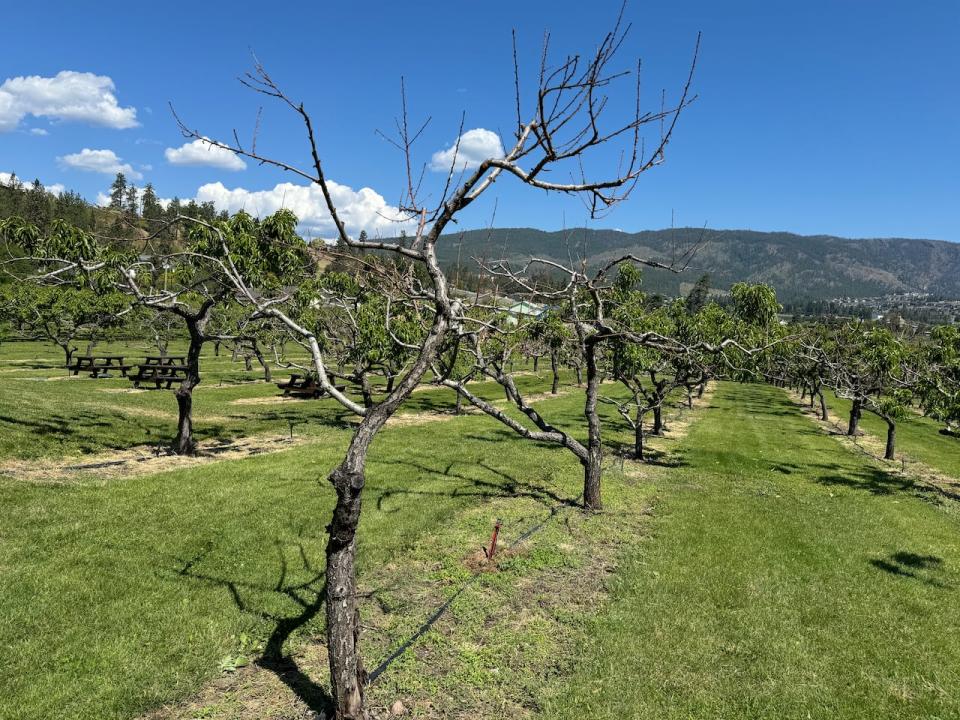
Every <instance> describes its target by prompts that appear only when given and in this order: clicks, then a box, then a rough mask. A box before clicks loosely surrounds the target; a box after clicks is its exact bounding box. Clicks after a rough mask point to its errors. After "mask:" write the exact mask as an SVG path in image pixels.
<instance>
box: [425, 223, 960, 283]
mask: <svg viewBox="0 0 960 720" xmlns="http://www.w3.org/2000/svg"><path fill="white" fill-rule="evenodd" d="M698 244H699V247H698V249H697V251H696V253H695V255H694V257H693V259H692V260H691V261H690V267H689V268H688V270H687V272H685V273H683V274H681V275H674V274H672V273H669V272H665V271H660V272H658V271H647V272H646V273H645V275H646V287H647V289H648V290H651V291H656V292H661V293H664V294H671V295H674V294H678V293H681V292H684V293H685V292H686V291H687V290H688V289H689V286H690V285H691V284H692V283H693V282H695V281H696V279H697V277H699V276H700V275H701V274H703V273H704V272H709V273H710V275H711V278H712V281H713V286H714V287H729V286H730V285H731V284H733V283H735V282H738V281H747V282H766V283H769V284H771V285H773V286H774V287H775V288H776V289H777V294H778V296H779V297H780V298H782V299H785V300H791V299H796V298H812V299H824V298H835V297H841V296H850V297H869V296H875V295H884V294H888V293H905V292H925V293H932V294H935V295H943V296H946V297H952V298H957V297H960V243H950V242H944V241H936V240H911V239H903V238H891V239H863V240H851V239H846V238H839V237H833V236H829V235H812V236H804V235H794V234H792V233H784V232H776V233H767V232H754V231H751V230H710V229H708V230H702V229H700V228H677V229H675V230H645V231H642V232H637V233H626V232H619V231H617V230H584V229H578V230H568V231H561V232H544V231H541V230H535V229H532V228H497V229H492V230H472V231H467V232H464V233H461V234H460V235H458V236H457V238H456V239H452V238H451V242H448V243H439V244H438V250H439V251H440V255H441V260H442V261H443V262H445V263H450V264H453V265H456V263H457V261H458V258H459V260H460V263H461V264H462V265H463V266H464V268H465V269H466V268H469V267H470V266H471V265H472V264H474V263H473V258H483V259H486V260H487V261H490V260H498V259H501V258H504V259H507V260H510V261H511V262H517V263H520V262H525V261H526V260H528V259H529V258H530V257H543V258H549V259H553V260H558V261H564V262H565V261H567V259H568V258H569V257H570V256H573V257H586V258H587V259H588V263H589V264H590V265H598V264H600V263H602V262H605V261H607V260H611V259H614V258H616V257H619V256H621V255H624V254H626V253H633V254H635V255H638V256H641V257H647V258H654V259H658V260H661V261H663V262H671V261H672V260H675V259H676V260H679V261H681V264H682V262H683V258H684V257H685V255H684V254H685V253H687V252H688V251H690V250H691V249H692V248H695V247H697V246H698Z"/></svg>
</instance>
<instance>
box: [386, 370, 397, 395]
mask: <svg viewBox="0 0 960 720" xmlns="http://www.w3.org/2000/svg"><path fill="white" fill-rule="evenodd" d="M395 378H396V375H387V387H386V388H385V390H384V392H386V393H387V395H389V394H390V393H392V392H393V382H394V379H395Z"/></svg>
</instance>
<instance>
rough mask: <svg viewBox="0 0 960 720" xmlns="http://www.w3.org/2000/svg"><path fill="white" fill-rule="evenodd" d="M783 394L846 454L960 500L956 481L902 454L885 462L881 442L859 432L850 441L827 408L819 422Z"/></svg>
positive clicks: (808, 409) (844, 424)
mask: <svg viewBox="0 0 960 720" xmlns="http://www.w3.org/2000/svg"><path fill="white" fill-rule="evenodd" d="M784 391H785V392H786V393H787V395H788V396H789V397H790V399H791V400H793V401H794V402H795V403H796V404H797V405H798V406H799V407H800V409H801V410H802V411H803V414H804V415H806V416H807V417H809V418H810V419H811V420H813V421H814V422H815V423H816V424H817V425H819V426H820V428H821V429H822V430H824V432H826V433H828V434H829V435H832V436H833V437H834V438H836V439H837V441H838V442H839V443H840V444H842V445H843V446H845V447H846V448H848V449H849V450H852V451H854V452H860V453H863V454H864V455H867V456H868V457H869V458H870V459H872V460H874V461H875V462H878V463H882V464H883V466H884V468H885V469H886V470H887V472H889V473H891V474H894V475H899V476H901V477H903V478H907V479H909V480H912V481H913V482H915V483H917V484H919V485H922V486H924V487H928V488H930V489H932V490H935V491H936V492H938V493H940V494H942V495H945V496H947V497H950V498H953V499H955V500H960V478H956V477H952V476H950V475H947V474H945V473H942V472H940V471H939V470H937V469H936V468H932V467H930V466H929V465H927V464H926V463H923V462H921V461H919V460H917V459H916V458H912V457H910V456H909V455H907V454H905V453H903V452H897V453H896V455H897V457H896V459H895V460H885V459H884V457H883V456H884V453H885V452H886V449H887V444H886V439H885V438H880V437H877V436H876V435H874V434H872V433H868V432H864V431H863V430H860V431H859V432H858V434H857V435H856V436H854V437H851V436H849V435H847V420H846V419H844V418H841V417H839V416H838V415H836V414H834V413H833V411H832V410H830V408H829V407H828V408H827V419H826V420H823V419H821V417H820V410H819V408H811V407H810V405H809V403H808V402H807V401H805V400H802V399H801V398H800V395H799V393H797V392H795V391H793V390H791V389H786V388H785V389H784Z"/></svg>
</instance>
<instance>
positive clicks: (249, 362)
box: [243, 355, 253, 372]
mask: <svg viewBox="0 0 960 720" xmlns="http://www.w3.org/2000/svg"><path fill="white" fill-rule="evenodd" d="M243 369H244V370H246V371H247V372H250V371H251V370H253V358H252V357H250V355H244V356H243Z"/></svg>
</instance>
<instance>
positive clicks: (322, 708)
mask: <svg viewBox="0 0 960 720" xmlns="http://www.w3.org/2000/svg"><path fill="white" fill-rule="evenodd" d="M296 547H297V554H298V556H299V561H300V564H301V565H302V568H301V569H302V570H303V571H306V573H307V574H308V579H307V580H305V581H302V582H291V581H288V578H287V575H288V572H289V570H290V568H289V567H288V563H287V559H286V557H285V555H284V553H283V552H282V549H281V551H280V565H279V568H278V573H277V581H276V583H275V584H273V585H268V584H266V583H262V584H260V583H250V582H246V581H242V580H231V579H229V578H221V577H217V576H214V575H209V574H206V573H204V572H201V571H200V570H198V569H197V566H198V565H199V564H200V563H202V561H203V560H204V558H206V556H207V555H208V554H209V553H210V552H211V551H212V549H213V544H212V543H211V544H209V545H208V546H207V547H206V548H205V549H204V550H202V551H200V552H199V553H197V554H196V555H194V556H193V557H191V558H189V559H187V560H181V561H180V563H181V564H180V566H179V567H178V568H177V569H176V570H175V571H174V572H175V574H176V575H178V576H180V577H182V578H188V579H190V580H192V581H196V582H202V583H205V584H208V585H213V586H216V587H222V588H225V589H226V590H227V591H228V592H229V593H230V597H231V598H232V599H233V602H234V604H235V605H236V607H237V609H238V610H240V612H242V613H244V614H248V615H253V616H254V617H256V618H258V619H260V620H263V621H266V622H268V623H271V624H272V625H273V627H272V629H271V631H270V635H269V637H268V638H267V640H266V643H265V644H264V650H263V654H262V655H261V656H260V658H259V659H258V660H257V661H256V662H257V665H258V666H260V667H262V668H264V669H265V670H268V671H270V672H272V673H273V674H274V675H276V676H277V678H278V679H279V680H280V681H281V682H282V683H283V684H284V685H286V686H287V687H288V688H290V690H291V691H292V692H293V693H294V695H296V696H297V697H298V698H299V699H300V700H301V701H302V702H303V703H304V704H305V705H306V706H307V707H308V708H309V709H310V710H312V711H314V712H316V713H318V714H320V715H321V716H322V717H330V716H332V712H333V699H332V697H331V696H330V694H329V692H327V689H326V688H325V687H324V686H322V685H320V684H319V683H318V682H316V681H315V680H314V679H312V678H311V677H310V676H309V675H308V674H307V673H306V672H305V671H304V670H303V669H302V668H301V667H300V666H299V665H298V664H297V662H296V660H295V659H294V658H293V656H291V655H288V654H285V653H284V645H285V644H286V642H287V640H288V639H289V638H290V637H291V636H292V635H293V633H295V632H296V631H297V630H299V629H300V628H302V627H303V626H305V625H306V624H308V623H309V622H311V621H312V620H313V619H314V618H315V617H316V616H317V614H318V613H319V612H320V611H321V609H322V608H323V605H324V582H325V574H324V571H323V570H318V569H316V567H315V566H314V565H313V563H312V562H311V560H310V559H309V557H308V556H307V552H306V549H305V548H304V546H303V543H299V542H298V543H296ZM245 593H250V594H253V593H278V594H281V595H283V596H284V597H286V598H287V599H289V600H290V601H291V602H292V603H293V604H294V607H295V608H296V612H295V614H293V615H289V616H287V615H280V614H277V613H272V612H269V611H267V610H264V609H262V608H258V607H256V606H254V605H252V604H251V603H250V602H249V601H248V600H247V599H245V597H244V595H245Z"/></svg>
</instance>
